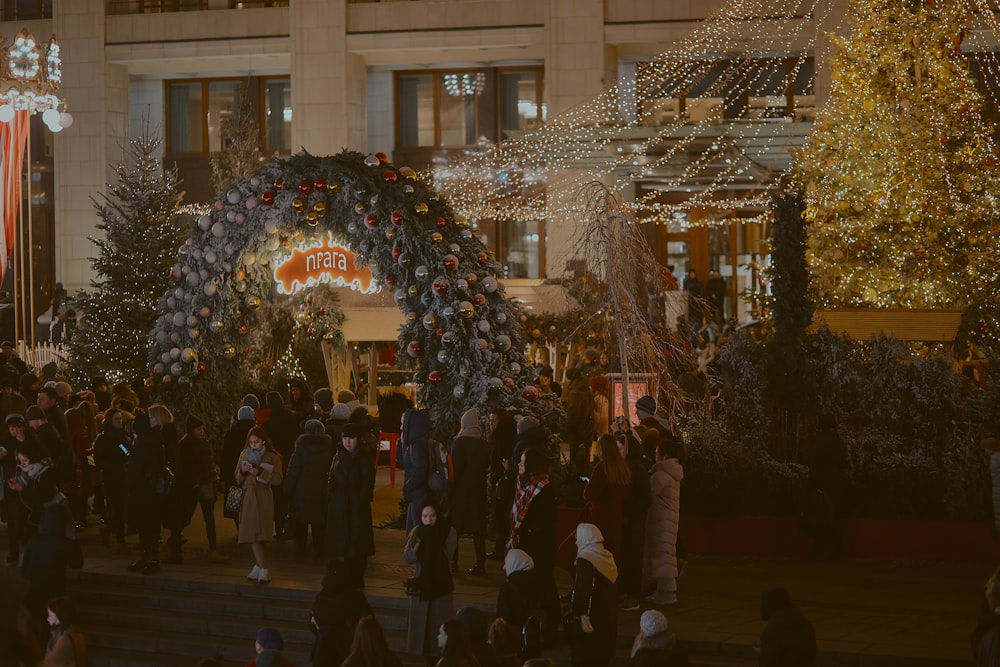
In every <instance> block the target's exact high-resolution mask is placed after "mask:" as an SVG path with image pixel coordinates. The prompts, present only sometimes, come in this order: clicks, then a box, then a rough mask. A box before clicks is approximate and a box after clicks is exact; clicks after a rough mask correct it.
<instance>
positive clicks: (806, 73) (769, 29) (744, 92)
mask: <svg viewBox="0 0 1000 667" xmlns="http://www.w3.org/2000/svg"><path fill="white" fill-rule="evenodd" d="M914 1H915V2H916V1H917V0H914ZM942 1H943V0H938V2H942ZM951 4H954V5H956V7H958V8H960V11H961V12H962V13H964V15H965V21H964V23H965V25H966V36H967V39H966V40H965V42H964V43H963V44H962V48H963V52H964V53H963V55H965V56H966V57H968V58H969V59H970V60H971V61H973V62H975V63H976V66H977V67H978V68H979V71H980V72H982V77H981V78H983V79H984V87H985V88H986V91H987V95H988V97H989V99H990V100H991V101H992V102H993V104H994V105H997V100H998V94H1000V83H998V82H1000V64H998V62H997V58H996V56H995V55H994V53H993V52H994V51H995V50H996V45H997V43H998V41H1000V40H998V33H1000V20H998V18H997V17H996V16H995V15H994V14H993V12H992V10H991V9H990V7H989V6H988V3H987V2H986V0H955V2H953V3H951ZM841 12H842V7H841V6H839V4H838V3H837V2H835V0H812V1H802V0H733V1H732V2H728V3H726V4H725V5H724V6H723V7H722V8H720V9H719V10H718V11H717V12H715V13H714V14H712V15H711V16H709V17H708V18H707V19H705V20H704V21H703V22H702V23H700V24H699V25H698V26H697V27H696V28H695V29H694V30H693V31H692V32H691V33H690V34H689V35H688V36H687V37H685V38H684V39H682V40H680V41H679V42H677V43H676V44H674V45H673V46H671V47H670V48H669V49H668V50H666V51H664V52H663V53H661V54H659V55H658V56H656V57H655V58H653V59H652V61H651V62H649V63H647V64H644V65H643V66H641V67H638V68H637V69H636V71H635V73H634V74H632V75H626V76H623V77H622V78H621V79H620V81H619V83H618V84H617V85H616V86H613V87H611V88H610V89H608V90H607V91H605V92H604V93H602V94H601V95H599V96H597V97H596V98H594V99H592V100H591V101H589V102H587V103H584V104H582V105H580V106H578V107H576V108H574V109H571V110H569V111H567V112H565V113H562V114H560V115H559V116H558V117H556V118H552V119H550V120H549V121H548V122H547V124H545V125H543V126H542V127H540V128H538V129H535V130H532V131H529V132H526V133H525V134H524V135H523V136H521V137H520V138H518V139H514V140H508V141H504V142H502V143H500V144H497V145H495V146H492V147H491V148H489V149H488V150H486V151H484V152H481V153H477V154H473V155H465V156H463V157H461V158H456V159H455V160H454V161H453V162H451V163H450V164H447V165H445V166H441V167H435V168H434V169H433V170H432V173H431V174H429V175H428V178H429V179H432V180H433V181H434V182H435V184H436V187H437V188H438V190H439V191H441V192H442V194H444V195H446V196H448V197H449V200H450V201H451V202H452V203H453V206H454V207H455V208H456V210H457V211H459V212H461V213H462V214H464V215H466V216H468V217H469V218H470V219H471V220H473V221H474V220H475V219H487V218H489V219H498V220H510V221H530V220H546V219H553V220H558V219H567V218H568V219H580V218H581V217H582V216H585V215H586V214H587V213H588V212H587V211H585V210H584V209H583V208H582V203H581V199H580V198H579V197H578V194H579V192H580V189H581V187H582V186H583V185H584V184H586V183H588V182H591V181H594V180H597V181H600V182H602V183H605V184H606V185H607V186H608V187H609V188H610V189H611V191H612V193H613V194H615V195H616V196H617V197H618V198H619V199H622V200H623V203H622V206H623V208H624V209H625V210H627V211H629V212H630V213H632V214H633V215H635V216H636V218H637V219H638V220H639V221H643V222H652V221H660V222H662V221H663V220H664V219H663V217H662V216H657V215H653V216H650V215H648V213H647V212H649V211H657V210H658V207H668V208H666V210H673V211H685V210H690V209H693V208H698V209H701V210H706V211H719V212H729V211H733V210H734V208H736V207H734V205H733V200H734V199H735V198H738V197H739V195H738V194H737V193H739V192H743V191H746V192H748V193H749V194H750V197H751V200H752V201H753V204H750V205H749V206H750V207H751V209H752V208H753V207H756V206H757V205H758V204H759V202H760V201H761V200H762V199H763V200H766V199H767V197H768V196H769V193H770V191H771V190H772V189H773V188H774V187H775V184H776V182H777V179H778V178H779V177H780V176H781V175H783V174H785V173H787V172H788V171H790V169H791V166H792V161H793V156H794V154H795V152H796V151H797V150H799V149H800V148H801V147H802V145H803V144H804V143H805V139H806V137H807V135H808V133H809V131H810V129H811V126H812V118H813V116H814V115H815V113H816V112H817V108H816V106H815V103H816V95H817V91H816V90H815V89H814V88H813V87H812V84H811V79H812V75H811V69H810V68H811V67H814V68H815V71H816V72H817V73H818V75H819V76H820V77H823V76H824V74H823V72H824V69H823V68H824V65H825V63H827V62H829V59H830V57H831V47H832V44H831V42H830V40H829V39H828V38H829V37H830V36H835V35H844V34H847V33H848V32H849V30H850V24H849V21H848V19H847V18H846V17H844V16H842V15H841ZM779 61H780V63H782V67H784V68H785V69H783V70H781V71H780V72H779V73H777V74H776V73H775V72H776V70H775V66H776V65H775V63H777V62H779ZM768 63H770V64H768ZM811 63H815V65H814V66H813V65H812V64H811ZM775 77H783V81H784V84H786V85H787V86H792V87H793V88H795V87H800V88H801V90H797V92H796V94H795V95H793V96H792V98H791V103H792V108H790V109H789V108H778V109H777V110H776V112H775V113H774V114H773V116H774V117H770V116H771V115H772V114H770V112H769V105H771V103H772V101H774V98H775V97H780V96H775V95H769V94H768V93H772V92H774V81H775V80H776V78H775ZM803 80H804V81H805V83H803ZM681 97H685V99H686V100H687V113H686V114H681V113H679V109H678V104H679V99H680V98H681ZM747 100H749V101H750V104H749V106H748V104H747ZM779 101H781V100H779ZM781 102H782V104H784V102H783V101H781ZM668 109H670V111H669V112H667V110H668ZM726 109H741V110H742V113H739V112H737V113H731V114H726V113H724V111H725V110H726ZM771 110H774V109H771ZM729 116H736V117H729ZM752 116H757V117H752ZM759 116H768V117H759ZM650 182H655V183H657V184H658V190H657V191H649V192H640V194H639V196H637V197H635V198H632V199H631V200H630V198H629V197H626V196H625V193H627V192H629V191H630V187H631V186H632V185H633V184H640V185H641V184H646V183H650ZM661 191H673V192H679V193H685V194H686V195H687V200H686V201H685V202H684V203H683V204H665V203H663V202H662V201H660V198H661V194H660V192H661ZM758 210H759V209H758ZM733 217H734V219H736V218H739V219H741V220H742V217H741V216H733ZM707 218H708V220H695V221H690V222H689V224H691V225H706V224H713V223H711V222H710V220H711V219H712V216H707Z"/></svg>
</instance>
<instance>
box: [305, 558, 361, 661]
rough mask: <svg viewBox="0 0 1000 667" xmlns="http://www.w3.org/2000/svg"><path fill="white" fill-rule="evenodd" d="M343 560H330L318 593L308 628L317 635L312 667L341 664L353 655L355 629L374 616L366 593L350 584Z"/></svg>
mask: <svg viewBox="0 0 1000 667" xmlns="http://www.w3.org/2000/svg"><path fill="white" fill-rule="evenodd" d="M348 569H349V568H347V567H346V566H345V564H344V562H343V561H340V560H331V561H330V562H328V563H327V565H326V573H325V574H324V575H323V587H322V588H321V589H320V592H319V593H317V594H316V599H315V601H314V602H313V606H312V616H310V618H309V626H310V627H311V628H312V629H313V632H314V633H315V635H316V640H315V642H314V643H313V648H312V655H311V656H310V658H311V660H312V664H313V665H315V666H316V667H320V666H322V665H339V664H340V663H342V662H343V661H344V658H346V657H347V655H348V654H349V653H350V652H351V641H352V640H353V638H354V628H355V627H356V626H357V625H358V621H359V620H361V619H362V618H364V617H365V616H372V615H374V612H373V611H372V608H371V605H369V604H368V599H367V598H365V594H364V593H362V592H361V591H360V590H359V589H357V588H354V587H353V586H352V585H351V581H350V579H351V578H352V577H351V573H350V572H349V571H348Z"/></svg>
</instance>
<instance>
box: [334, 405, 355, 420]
mask: <svg viewBox="0 0 1000 667" xmlns="http://www.w3.org/2000/svg"><path fill="white" fill-rule="evenodd" d="M331 414H332V415H333V418H334V419H339V420H340V421H345V422H346V421H347V420H348V418H349V417H350V416H351V406H349V405H348V404H347V403H337V404H335V405H334V406H333V410H332V411H331Z"/></svg>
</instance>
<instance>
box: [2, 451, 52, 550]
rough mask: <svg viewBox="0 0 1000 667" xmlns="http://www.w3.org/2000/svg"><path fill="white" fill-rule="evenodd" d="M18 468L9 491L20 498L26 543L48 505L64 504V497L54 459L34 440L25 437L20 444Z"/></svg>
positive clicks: (23, 534)
mask: <svg viewBox="0 0 1000 667" xmlns="http://www.w3.org/2000/svg"><path fill="white" fill-rule="evenodd" d="M15 456H16V460H17V469H16V471H15V472H14V475H13V476H12V477H10V478H8V479H7V490H8V491H13V492H14V493H16V494H19V495H20V501H21V507H20V508H19V517H18V521H19V522H20V539H21V541H22V542H26V541H27V540H28V538H30V537H31V536H32V535H34V534H35V533H37V532H38V530H39V528H41V525H42V519H43V517H44V509H45V507H46V506H47V505H53V504H58V503H59V502H62V503H65V502H66V499H65V497H64V496H63V495H62V494H60V493H59V489H58V487H57V486H56V479H55V474H54V472H53V468H52V459H50V458H48V456H47V455H46V453H45V451H44V450H43V449H42V446H41V445H40V444H39V443H38V442H37V441H36V440H34V439H33V438H26V439H25V440H24V441H23V442H20V443H19V444H18V445H17V451H16V453H15Z"/></svg>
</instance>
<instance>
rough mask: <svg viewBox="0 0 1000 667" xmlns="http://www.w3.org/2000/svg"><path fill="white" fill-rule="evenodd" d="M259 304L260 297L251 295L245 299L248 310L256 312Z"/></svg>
mask: <svg viewBox="0 0 1000 667" xmlns="http://www.w3.org/2000/svg"><path fill="white" fill-rule="evenodd" d="M260 304H261V301H260V297H259V296H257V295H256V294H252V295H251V296H249V297H248V298H247V308H249V309H250V310H257V309H258V308H260Z"/></svg>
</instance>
